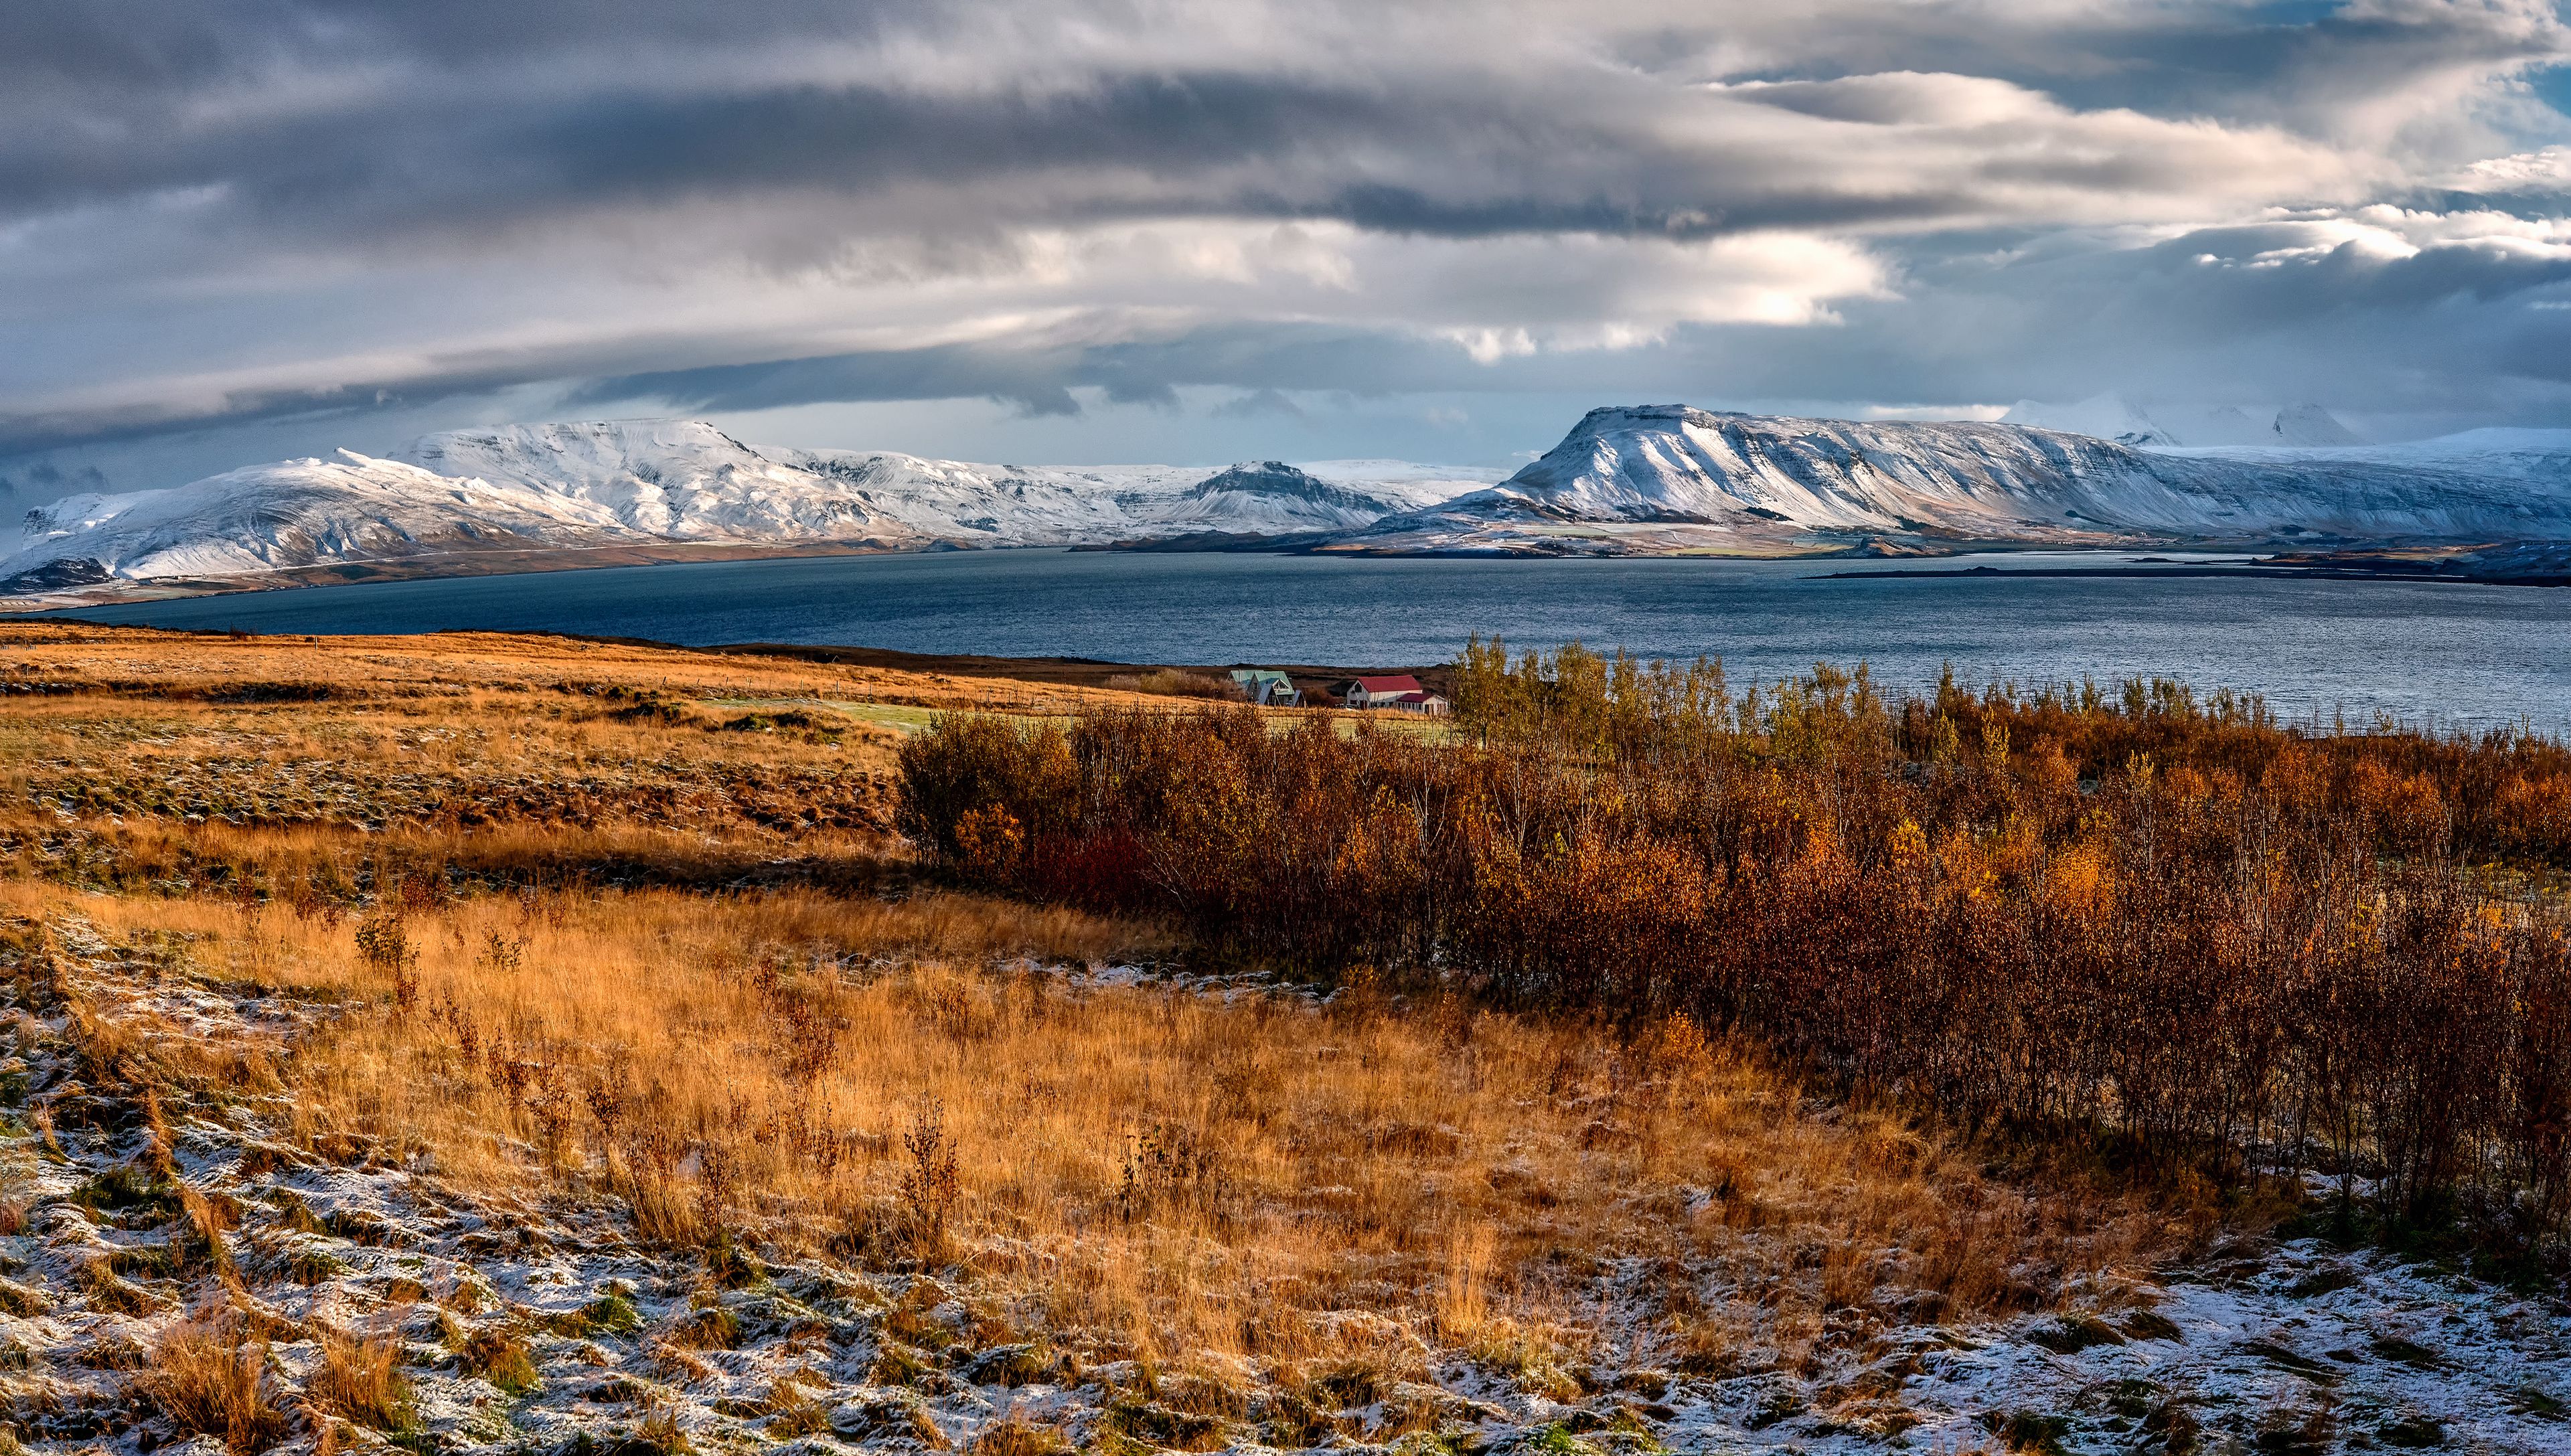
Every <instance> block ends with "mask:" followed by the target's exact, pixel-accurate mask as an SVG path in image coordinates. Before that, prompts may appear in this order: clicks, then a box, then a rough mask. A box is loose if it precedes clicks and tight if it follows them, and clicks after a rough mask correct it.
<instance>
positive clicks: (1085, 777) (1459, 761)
mask: <svg viewBox="0 0 2571 1456" xmlns="http://www.w3.org/2000/svg"><path fill="white" fill-rule="evenodd" d="M1457 677H1458V696H1457V724H1458V728H1459V731H1458V733H1457V735H1456V737H1455V738H1454V739H1451V740H1448V741H1445V742H1437V741H1430V740H1424V739H1422V738H1420V737H1418V736H1415V735H1411V734H1400V733H1393V732H1386V731H1381V730H1377V729H1375V728H1372V727H1371V726H1369V725H1365V724H1359V725H1356V726H1355V730H1354V731H1353V732H1344V731H1340V730H1339V728H1340V726H1338V725H1333V724H1331V723H1329V722H1327V721H1323V720H1316V719H1307V720H1302V721H1298V722H1296V723H1294V724H1292V725H1290V726H1286V727H1283V728H1282V730H1281V728H1280V726H1279V725H1278V724H1277V722H1276V721H1274V720H1272V719H1270V718H1267V717H1265V716H1263V715H1261V714H1259V713H1258V712H1257V711H1256V710H1252V709H1249V708H1247V707H1236V708H1228V709H1225V708H1216V709H1208V710H1205V711H1202V712H1198V713H1192V714H1183V715H1169V714H1141V713H1133V712H1120V711H1114V710H1110V711H1104V712H1098V713H1092V714H1087V715H1084V716H1082V717H1080V718H1078V719H1076V720H1075V721H1074V722H1072V723H1071V724H1070V725H1069V726H1068V727H1061V726H1052V725H1046V726H1036V727H1027V726H1013V725H1008V724H1003V723H1000V722H997V721H994V720H989V719H965V718H948V719H944V720H940V721H939V722H938V723H937V724H935V725H934V726H933V727H932V728H930V729H929V730H928V731H926V732H924V733H921V734H918V735H915V736H914V737H913V738H912V739H911V740H910V741H909V742H908V743H906V744H905V745H904V747H903V749H902V755H901V761H902V766H903V770H904V797H903V809H902V813H903V816H904V820H903V821H904V823H905V824H906V825H907V826H909V828H910V832H911V833H912V834H913V836H914V838H915V840H916V841H917V842H918V843H919V844H920V845H921V847H922V848H923V849H924V850H926V851H927V852H928V853H929V854H930V855H931V856H932V857H934V858H937V859H939V860H940V861H942V862H943V863H944V864H945V865H947V866H948V867H949V868H950V869H951V870H952V871H953V872H955V873H957V874H959V875H961V876H963V877H965V878H967V879H969V880H971V881H972V882H974V883H977V884H980V885H984V886H987V887H991V888H997V889H1002V890H1006V891H1010V892H1013V893H1016V894H1019V895H1022V896H1026V897H1030V898H1035V899H1041V900H1051V901H1063V902H1069V903H1074V904H1080V905H1084V906H1089V907H1092V908H1101V909H1119V910H1136V909H1141V910H1148V911H1154V912H1159V913H1164V914H1170V915H1174V916H1176V917H1179V918H1181V919H1183V920H1185V921H1186V922H1188V923H1190V924H1191V925H1193V926H1194V927H1195V929H1196V930H1197V931H1198V932H1199V933H1200V934H1201V935H1203V936H1205V937H1207V938H1209V939H1212V940H1215V941H1218V942H1230V943H1233V944H1236V945H1240V946H1243V947H1246V948H1251V949H1255V950H1256V951H1258V952H1260V953H1263V954H1266V955H1269V956H1271V957H1273V958H1276V959H1280V960H1286V961H1301V962H1304V963H1306V964H1307V965H1309V966H1312V967H1314V968H1316V969H1320V970H1323V971H1327V972H1329V973H1332V974H1338V973H1343V972H1345V971H1346V970H1348V969H1349V968H1351V967H1360V966H1363V967H1380V968H1383V969H1385V970H1388V971H1390V972H1392V973H1394V974H1396V975H1399V976H1405V977H1409V978H1411V979H1413V980H1426V981H1433V982H1437V983H1440V984H1443V985H1445V986H1448V987H1450V988H1454V989H1461V990H1465V991H1468V992H1471V993H1474V994H1478V995H1480V996H1482V997H1485V998H1488V999H1490V1000H1493V1001H1496V1002H1499V1003H1503V1004H1507V1005H1514V1006H1541V1007H1554V1008H1566V1009H1573V1010H1578V1011H1583V1012H1599V1013H1604V1014H1605V1015H1607V1016H1608V1017H1609V1018H1611V1019H1612V1020H1615V1021H1619V1022H1622V1023H1624V1024H1626V1025H1627V1026H1629V1027H1635V1028H1641V1027H1645V1026H1648V1025H1650V1024H1652V1023H1653V1022H1655V1021H1656V1020H1658V1019H1660V1018H1664V1017H1667V1016H1669V1015H1671V1014H1673V1013H1679V1014H1684V1015H1686V1016H1688V1017H1690V1018H1692V1019H1693V1024H1694V1025H1697V1026H1702V1027H1704V1028H1706V1029H1708V1030H1710V1031H1712V1032H1714V1033H1716V1034H1718V1035H1722V1034H1745V1035H1748V1036H1751V1037H1754V1038H1756V1039H1757V1040H1758V1041H1759V1042H1761V1043H1762V1044H1764V1045H1765V1046H1767V1047H1768V1048H1769V1049H1770V1050H1771V1051H1772V1053H1774V1054H1775V1055H1777V1056H1779V1057H1780V1058H1782V1059H1784V1060H1785V1061H1786V1062H1787V1063H1789V1064H1791V1065H1798V1066H1803V1067H1808V1068H1810V1069H1812V1070H1813V1071H1814V1072H1816V1073H1818V1074H1820V1075H1822V1076H1823V1077H1824V1078H1826V1079H1829V1080H1832V1081H1835V1082H1837V1083H1838V1084H1839V1085H1841V1086H1843V1087H1847V1088H1850V1089H1863V1090H1868V1091H1870V1092H1873V1093H1878V1094H1881V1095H1885V1096H1890V1097H1894V1098H1897V1099H1901V1100H1903V1101H1905V1102H1906V1103H1908V1104H1909V1105H1911V1106H1913V1107H1915V1108H1918V1109H1921V1110H1924V1111H1928V1112H1932V1113H1934V1114H1935V1115H1937V1116H1939V1117H1941V1118H1944V1119H1947V1120H1949V1121H1951V1122H1952V1123H1954V1124H1956V1125H1958V1126H1959V1127H1960V1128H1962V1129H1963V1130H1965V1131H1966V1132H1968V1133H1996V1134H2003V1135H2007V1136H2012V1137H2036V1138H2041V1139H2054V1140H2063V1139H2067V1140H2070V1141H2071V1142H2073V1143H2075V1144H2077V1145H2079V1146H2082V1147H2088V1148H2096V1149H2100V1150H2103V1151H2105V1152H2106V1153H2107V1154H2108V1155H2110V1157H2111V1159H2112V1160H2113V1161H2117V1162H2121V1163H2125V1164H2130V1165H2133V1166H2138V1167H2155V1168H2177V1167H2187V1168H2190V1169H2193V1170H2196V1171H2197V1172H2199V1173H2201V1174H2210V1175H2212V1176H2213V1177H2215V1178H2216V1179H2217V1180H2218V1181H2220V1182H2222V1183H2226V1184H2238V1183H2242V1182H2246V1181H2253V1180H2258V1179H2262V1178H2270V1177H2289V1178H2290V1177H2293V1176H2296V1175H2300V1174H2302V1173H2305V1172H2308V1171H2316V1172H2319V1173H2322V1174H2324V1175H2328V1176H2330V1177H2332V1178H2335V1179H2337V1180H2338V1181H2339V1184H2340V1186H2341V1187H2342V1188H2344V1189H2345V1190H2347V1191H2349V1192H2350V1194H2351V1196H2352V1195H2353V1194H2354V1193H2355V1192H2356V1191H2359V1190H2363V1191H2364V1192H2365V1193H2366V1196H2367V1199H2368V1201H2369V1202H2370V1206H2371V1208H2372V1210H2373V1212H2375V1213H2380V1214H2382V1215H2385V1216H2388V1217H2393V1218H2398V1219H2403V1220H2411V1221H2439V1220H2443V1219H2445V1218H2448V1217H2450V1216H2451V1215H2452V1214H2453V1213H2455V1212H2456V1211H2457V1209H2458V1208H2459V1207H2460V1206H2461V1205H2462V1204H2465V1203H2471V1204H2474V1205H2476V1206H2478V1207H2479V1208H2481V1209H2483V1210H2485V1211H2488V1212H2490V1213H2492V1214H2493V1215H2494V1216H2495V1217H2505V1218H2507V1219H2513V1220H2515V1223H2516V1226H2517V1227H2518V1229H2519V1231H2521V1232H2523V1233H2527V1234H2529V1235H2551V1234H2558V1233H2559V1232H2560V1231H2561V1230H2562V1228H2563V1224H2564V1220H2565V1215H2566V1213H2571V1204H2566V1200H2565V1198H2564V1186H2565V1180H2566V1178H2567V1177H2571V1163H2566V1152H2571V1149H2567V1148H2566V1144H2571V1134H2566V1133H2565V1132H2564V1128H2565V1126H2566V1115H2571V1060H2566V1059H2571V989H2566V988H2571V980H2566V977H2571V969H2566V967H2567V966H2571V953H2567V952H2566V942H2565V927H2564V922H2563V919H2562V917H2561V915H2560V914H2559V913H2557V912H2556V911H2553V910H2550V909H2547V908H2544V907H2543V906H2542V905H2540V904H2538V903H2535V902H2531V901H2524V900H2513V899H2508V898H2503V897H2501V896H2500V895H2499V894H2498V893H2497V892H2496V891H2495V890H2494V888H2493V887H2492V885H2493V882H2492V880H2491V878H2490V876H2489V874H2488V873H2487V872H2486V870H2484V869H2483V868H2481V867H2480V866H2482V865H2484V864H2486V863H2487V862H2488V860H2489V859H2490V858H2491V857H2492V856H2495V855H2497V856H2510V857H2513V860H2514V862H2516V863H2519V864H2521V865H2525V866H2527V867H2530V868H2536V867H2540V866H2541V865H2542V864H2544V863H2547V862H2550V861H2552V860H2554V859H2556V858H2558V857H2560V856H2561V855H2563V854H2564V852H2565V851H2566V850H2571V840H2565V839H2560V838H2557V837H2554V836H2553V834H2554V831H2553V830H2552V829H2551V828H2550V827H2545V826H2541V825H2529V824H2526V823H2522V822H2516V821H2513V820H2511V819H2510V818H2509V817H2508V810H2506V809H2505V808H2504V807H2503V806H2504V805H2508V804H2518V805H2540V804H2549V803H2551V802H2552V800H2550V799H2546V798H2545V797H2544V795H2545V794H2547V793H2551V792H2554V791H2555V786H2557V785H2561V784H2563V783H2566V782H2571V754H2566V752H2565V750H2564V749H2563V748H2562V747H2561V746H2560V745H2558V744H2555V743H2553V742H2551V741H2550V740H2547V739H2542V738H2539V737H2534V736H2531V735H2526V734H2519V733H2499V734H2492V735H2488V736H2485V737H2482V738H2478V739H2466V738H2460V737H2445V738H2440V737H2432V736H2429V735H2426V734H2422V733H2416V732H2409V733H2404V732H2398V731H2382V730H2374V729H2368V730H2366V731H2362V732H2346V731H2339V730H2337V729H2335V728H2333V729H2330V730H2320V729H2312V728H2303V729H2297V728H2288V727H2285V726H2282V725H2280V724H2279V723H2278V722H2277V721H2276V720H2275V719H2274V717H2273V716H2272V715H2270V714H2269V713H2268V711H2267V710H2266V708H2265V706H2264V705H2263V704H2261V703H2260V702H2259V701H2258V700H2256V699H2255V698H2243V697H2239V696H2235V695H2225V694H2216V695H2212V696H2211V697H2207V698H2200V697H2198V696H2197V695H2196V694H2194V693H2193V692H2191V691H2190V690H2187V689H2185V688H2183V687H2180V686H2178V685H2173V684H2168V683H2150V684H2145V683H2135V684H2128V685H2125V686H2124V687H2123V689H2122V690H2121V691H2117V692H2108V691H2104V690H2100V689H2097V688H2095V687H2094V686H2085V685H2084V686H2083V687H2080V688H2077V689H2059V690H2050V691H2047V692H2042V693H2036V694H2020V693H2014V692H1984V693H1981V694H1974V693H1970V692H1967V691H1966V690H1964V689H1962V688H1960V687H1958V686H1956V685H1955V684H1954V683H1953V682H1951V681H1949V682H1948V683H1947V684H1945V685H1943V686H1941V688H1940V689H1938V690H1937V692H1936V693H1934V694H1933V695H1920V696H1913V697H1904V698H1898V699H1895V698H1890V697H1887V696H1885V695H1883V694H1882V693H1880V692H1879V691H1877V690H1876V688H1875V687H1874V686H1873V685H1872V684H1871V683H1870V681H1869V680H1868V678H1867V676H1866V675H1865V674H1864V673H1863V672H1862V671H1859V672H1856V673H1838V672H1834V671H1831V670H1828V669H1826V668H1824V669H1821V670H1818V671H1816V672H1815V673H1814V674H1813V675H1812V676H1810V677H1809V678H1805V679H1800V680H1795V681H1791V682H1788V683H1786V684H1783V685H1779V686H1777V687H1775V688H1772V689H1769V690H1766V691H1760V690H1752V691H1749V692H1746V693H1743V694H1739V695H1735V694H1733V693H1731V692H1730V691H1729V689H1728V688H1727V686H1726V685H1725V683H1724V680H1723V676H1722V672H1721V669H1720V668H1719V666H1717V665H1713V664H1699V665H1696V666H1694V667H1689V668H1671V667H1668V666H1666V665H1640V664H1636V663H1634V662H1632V661H1631V660H1629V659H1625V658H1623V657H1621V656H1620V657H1618V658H1615V659H1612V660H1610V659H1604V658H1600V657H1597V656H1595V655H1591V654H1587V653H1583V652H1581V651H1579V650H1578V649H1566V650H1565V651H1564V652H1562V653H1560V654H1556V655H1552V656H1550V657H1544V656H1537V657H1530V658H1527V659H1522V660H1520V661H1518V662H1515V663H1512V662H1511V661H1510V660H1509V659H1508V658H1507V656H1506V654H1505V652H1504V651H1502V650H1501V649H1500V648H1499V647H1498V645H1497V644H1490V645H1483V644H1480V643H1476V644H1475V645H1473V647H1472V648H1470V649H1468V651H1467V654H1466V656H1465V658H1464V660H1463V661H1462V662H1461V663H1459V665H1458V670H1457ZM2533 811H2534V810H2530V812H2533ZM2544 811H2549V810H2544Z"/></svg>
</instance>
